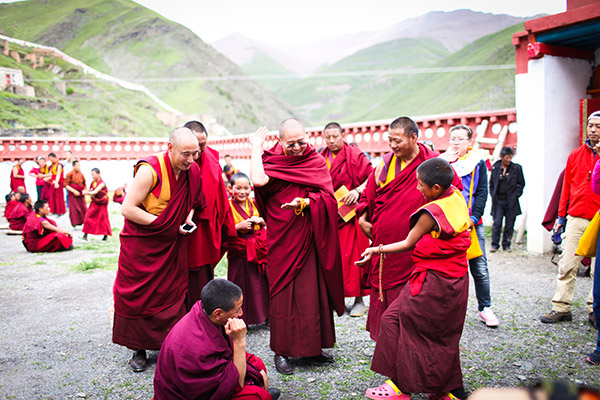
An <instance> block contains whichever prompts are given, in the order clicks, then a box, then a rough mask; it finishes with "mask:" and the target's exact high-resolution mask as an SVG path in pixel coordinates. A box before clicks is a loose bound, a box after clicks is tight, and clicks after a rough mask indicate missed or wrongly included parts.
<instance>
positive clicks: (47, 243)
mask: <svg viewBox="0 0 600 400" xmlns="http://www.w3.org/2000/svg"><path fill="white" fill-rule="evenodd" d="M33 210H34V211H35V212H32V213H31V214H29V216H28V217H27V222H25V226H24V227H23V246H25V248H26V249H27V251H29V252H31V253H38V252H48V253H53V252H56V251H63V250H71V249H72V248H73V235H72V234H71V233H70V232H67V231H65V230H64V229H62V228H59V227H58V226H56V222H54V221H52V220H51V219H50V218H48V214H50V206H49V205H48V202H47V201H46V200H38V201H36V202H35V204H34V205H33Z"/></svg>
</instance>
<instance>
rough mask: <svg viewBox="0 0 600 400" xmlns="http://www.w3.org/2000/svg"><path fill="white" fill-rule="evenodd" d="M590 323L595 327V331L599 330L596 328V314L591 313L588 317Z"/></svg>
mask: <svg viewBox="0 0 600 400" xmlns="http://www.w3.org/2000/svg"><path fill="white" fill-rule="evenodd" d="M588 322H589V323H590V325H591V326H593V327H594V328H595V329H598V327H597V326H596V317H595V316H594V313H593V312H591V313H590V314H589V315H588Z"/></svg>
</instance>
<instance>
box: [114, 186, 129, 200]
mask: <svg viewBox="0 0 600 400" xmlns="http://www.w3.org/2000/svg"><path fill="white" fill-rule="evenodd" d="M126 194H127V184H126V183H125V184H124V185H123V186H120V187H118V188H116V189H115V192H114V193H113V201H114V202H115V203H119V204H123V200H125V195H126Z"/></svg>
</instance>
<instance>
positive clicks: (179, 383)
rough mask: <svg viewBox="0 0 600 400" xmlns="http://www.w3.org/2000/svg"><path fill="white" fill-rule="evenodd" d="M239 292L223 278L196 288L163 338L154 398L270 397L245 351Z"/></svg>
mask: <svg viewBox="0 0 600 400" xmlns="http://www.w3.org/2000/svg"><path fill="white" fill-rule="evenodd" d="M243 300H244V297H243V295H242V290H241V289H240V288H239V287H238V286H237V285H236V284H235V283H232V282H229V281H227V280H225V279H215V280H212V281H210V282H208V283H207V284H206V286H204V288H203V289H202V294H201V301H198V302H197V303H195V304H194V306H193V307H192V309H191V310H190V312H189V313H188V314H187V315H186V316H185V317H183V318H182V319H181V321H179V322H178V323H177V324H176V325H175V326H174V327H173V329H172V330H171V332H170V333H169V335H168V336H167V338H166V339H165V341H164V343H163V345H162V347H161V349H160V353H159V355H158V361H157V363H156V373H155V375H154V399H155V400H176V399H181V400H187V399H214V400H229V399H248V400H271V399H274V400H276V399H277V398H278V397H279V395H280V394H281V392H280V391H279V390H278V389H274V388H273V389H269V388H268V380H267V369H266V368H265V364H264V363H263V362H262V360H261V359H260V358H258V357H256V356H255V355H253V354H250V353H247V352H246V324H245V323H244V321H243V320H242V319H241V318H240V317H241V316H242V314H243V311H242V303H243Z"/></svg>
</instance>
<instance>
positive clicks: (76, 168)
mask: <svg viewBox="0 0 600 400" xmlns="http://www.w3.org/2000/svg"><path fill="white" fill-rule="evenodd" d="M64 183H65V189H67V192H68V197H69V219H70V220H71V226H72V227H73V228H75V227H76V226H77V225H83V220H84V219H85V213H86V212H87V204H86V202H85V194H84V193H83V191H84V190H85V185H86V183H85V176H83V173H82V172H81V166H80V165H79V161H77V160H75V161H73V169H72V170H71V171H69V173H67V176H65V182H64Z"/></svg>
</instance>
